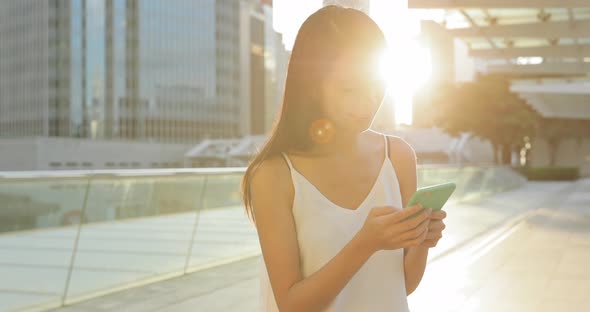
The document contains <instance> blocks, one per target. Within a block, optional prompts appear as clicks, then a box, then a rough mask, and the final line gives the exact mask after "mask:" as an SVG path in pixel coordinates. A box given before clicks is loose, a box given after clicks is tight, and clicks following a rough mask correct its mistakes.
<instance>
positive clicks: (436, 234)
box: [426, 232, 442, 240]
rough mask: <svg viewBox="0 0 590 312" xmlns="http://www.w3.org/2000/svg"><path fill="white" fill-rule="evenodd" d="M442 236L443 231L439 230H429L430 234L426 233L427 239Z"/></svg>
mask: <svg viewBox="0 0 590 312" xmlns="http://www.w3.org/2000/svg"><path fill="white" fill-rule="evenodd" d="M441 238H442V233H437V232H428V235H426V239H427V240H428V239H436V240H438V239H441Z"/></svg>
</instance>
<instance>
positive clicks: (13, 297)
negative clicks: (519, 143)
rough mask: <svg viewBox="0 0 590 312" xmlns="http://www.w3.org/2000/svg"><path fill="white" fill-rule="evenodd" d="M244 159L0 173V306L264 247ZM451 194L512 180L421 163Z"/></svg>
mask: <svg viewBox="0 0 590 312" xmlns="http://www.w3.org/2000/svg"><path fill="white" fill-rule="evenodd" d="M243 173H244V168H224V169H217V168H216V169H152V170H116V171H71V172H66V171H56V172H39V171H36V172H16V173H14V172H3V173H2V172H0V276H1V277H2V278H0V302H1V303H2V304H0V311H1V312H4V311H20V310H24V309H37V310H43V309H49V308H54V307H59V306H62V305H66V304H70V303H74V302H77V301H81V300H84V299H87V298H90V297H95V296H99V295H102V294H106V293H110V292H114V291H117V290H122V289H126V288H129V287H133V286H137V285H141V284H146V283H150V282H154V281H157V280H161V279H165V278H170V277H174V276H181V275H183V274H186V273H189V272H194V271H198V270H203V269H205V268H210V267H215V266H218V265H222V264H225V263H230V262H234V261H238V260H240V259H246V258H250V257H253V256H258V255H259V254H260V249H259V245H258V238H257V236H256V231H255V228H254V226H253V225H252V224H251V223H250V222H249V220H248V218H247V217H246V214H245V212H244V209H243V205H242V203H241V196H240V190H239V184H240V180H241V178H242V175H243ZM447 181H454V182H456V183H457V185H458V188H457V191H456V192H455V194H454V195H453V197H452V200H454V201H468V200H477V199H479V198H482V197H483V196H486V195H490V194H492V193H496V192H500V191H504V190H507V189H513V188H516V187H518V186H519V185H521V184H522V183H524V179H523V178H522V177H520V176H519V175H517V174H516V173H514V172H512V171H511V170H510V169H509V168H503V167H486V168H478V167H462V168H458V167H440V166H421V167H419V169H418V182H419V186H426V185H432V184H437V183H442V182H447Z"/></svg>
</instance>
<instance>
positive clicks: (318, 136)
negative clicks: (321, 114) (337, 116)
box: [309, 118, 336, 144]
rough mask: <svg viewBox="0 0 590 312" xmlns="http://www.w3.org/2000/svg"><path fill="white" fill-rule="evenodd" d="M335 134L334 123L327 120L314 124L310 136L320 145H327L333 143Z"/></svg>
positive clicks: (310, 129)
mask: <svg viewBox="0 0 590 312" xmlns="http://www.w3.org/2000/svg"><path fill="white" fill-rule="evenodd" d="M335 132H336V130H335V129H334V125H333V124H332V122H331V121H330V120H328V119H325V118H321V119H318V120H316V121H314V122H312V123H311V126H310V127H309V136H310V137H311V139H312V140H313V141H314V142H315V143H318V144H326V143H329V142H330V141H332V139H333V138H334V134H335Z"/></svg>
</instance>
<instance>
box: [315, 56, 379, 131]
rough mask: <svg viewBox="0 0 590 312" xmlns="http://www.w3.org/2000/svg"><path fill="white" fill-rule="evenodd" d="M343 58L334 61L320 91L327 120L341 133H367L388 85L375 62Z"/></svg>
mask: <svg viewBox="0 0 590 312" xmlns="http://www.w3.org/2000/svg"><path fill="white" fill-rule="evenodd" d="M358 60H359V58H351V57H341V58H339V59H337V60H335V61H334V63H333V66H332V70H331V71H330V72H329V73H328V74H327V76H326V78H325V80H324V81H323V84H322V88H321V91H322V92H321V105H322V110H323V112H324V114H325V115H326V117H327V118H328V119H330V121H332V122H333V123H334V125H335V126H336V127H338V128H341V129H347V130H351V131H354V132H362V131H365V130H367V129H368V128H369V127H370V126H371V123H372V121H373V118H374V117H375V114H376V113H377V111H378V110H379V107H380V105H381V102H382V101H383V97H384V95H385V81H384V79H383V78H382V77H381V76H380V75H379V71H378V70H377V66H376V63H375V62H374V61H366V62H359V61H358Z"/></svg>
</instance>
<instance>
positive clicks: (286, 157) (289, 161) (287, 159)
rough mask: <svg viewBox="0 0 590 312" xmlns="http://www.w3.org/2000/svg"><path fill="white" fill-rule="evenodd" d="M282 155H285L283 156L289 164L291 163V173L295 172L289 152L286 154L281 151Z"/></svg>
mask: <svg viewBox="0 0 590 312" xmlns="http://www.w3.org/2000/svg"><path fill="white" fill-rule="evenodd" d="M281 155H283V158H284V159H285V161H286V162H287V165H289V170H290V171H291V173H293V170H294V169H293V164H292V163H291V160H290V159H289V157H288V156H287V154H285V153H284V152H281Z"/></svg>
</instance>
